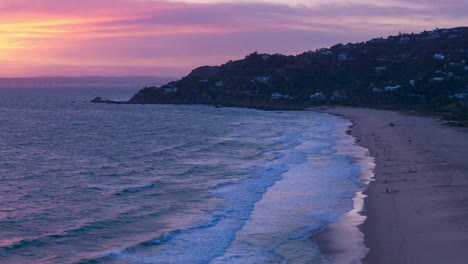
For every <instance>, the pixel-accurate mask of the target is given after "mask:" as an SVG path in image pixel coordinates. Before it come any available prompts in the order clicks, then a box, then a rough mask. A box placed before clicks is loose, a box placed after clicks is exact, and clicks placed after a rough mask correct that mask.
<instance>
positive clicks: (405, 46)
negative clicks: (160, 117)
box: [94, 27, 468, 120]
mask: <svg viewBox="0 0 468 264" xmlns="http://www.w3.org/2000/svg"><path fill="white" fill-rule="evenodd" d="M467 43H468V27H458V28H451V29H435V30H433V31H424V32H421V33H419V34H414V33H411V34H399V35H397V36H389V37H388V38H376V39H372V40H369V41H366V42H360V43H348V44H337V45H334V46H332V47H330V48H321V49H317V50H315V51H308V52H304V53H302V54H299V55H296V56H285V55H282V54H273V55H271V54H259V53H257V52H254V53H252V54H250V55H248V56H246V57H245V58H244V59H242V60H238V61H229V62H227V63H225V64H223V65H220V66H203V67H199V68H197V69H194V70H193V71H192V72H191V73H190V74H189V75H187V76H185V77H183V78H182V79H180V80H178V81H173V82H169V83H168V84H166V85H163V86H160V87H157V86H151V87H145V88H143V89H142V90H140V91H139V92H138V93H137V94H135V95H134V96H133V97H132V98H131V99H130V100H129V101H128V102H125V103H130V104H211V105H216V106H218V107H219V106H236V107H249V108H257V109H285V110H289V109H293V110H297V109H303V108H306V107H310V106H314V105H348V106H359V107H374V108H386V109H399V110H415V111H418V112H420V113H427V114H439V115H443V116H445V117H446V118H447V119H449V120H467V116H468V115H467V109H468V87H467V83H468V78H467V73H468V66H467V65H468V64H467V60H468V46H467ZM94 101H95V102H105V103H112V102H110V101H106V100H102V99H101V100H94Z"/></svg>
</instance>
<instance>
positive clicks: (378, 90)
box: [372, 88, 384, 93]
mask: <svg viewBox="0 0 468 264" xmlns="http://www.w3.org/2000/svg"><path fill="white" fill-rule="evenodd" d="M372 91H373V92H374V93H381V92H383V91H384V89H382V88H372Z"/></svg>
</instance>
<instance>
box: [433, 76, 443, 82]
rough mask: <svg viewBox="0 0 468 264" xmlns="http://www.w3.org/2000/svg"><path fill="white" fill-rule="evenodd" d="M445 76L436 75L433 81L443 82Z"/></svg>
mask: <svg viewBox="0 0 468 264" xmlns="http://www.w3.org/2000/svg"><path fill="white" fill-rule="evenodd" d="M444 80H445V78H444V77H434V78H432V79H431V81H436V82H441V81H444Z"/></svg>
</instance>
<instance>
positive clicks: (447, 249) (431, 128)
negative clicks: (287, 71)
mask: <svg viewBox="0 0 468 264" xmlns="http://www.w3.org/2000/svg"><path fill="white" fill-rule="evenodd" d="M311 110H312V111H320V112H326V113H331V114H337V115H342V116H343V117H345V118H347V119H349V120H351V121H353V122H354V123H355V126H354V127H353V129H352V131H351V134H352V135H353V136H355V137H356V138H357V141H358V144H360V145H362V146H364V147H366V148H367V149H369V152H370V153H369V154H370V156H372V157H374V158H375V163H376V168H375V170H374V172H375V181H373V182H371V183H370V185H369V188H368V189H367V190H366V191H365V192H364V194H365V195H367V197H366V198H365V199H364V209H363V212H362V214H363V215H364V216H366V217H367V218H366V220H365V221H364V223H363V224H362V225H361V226H360V229H361V231H362V232H363V233H364V240H365V245H366V246H367V247H368V248H369V249H370V250H369V252H368V254H367V255H366V257H365V258H364V259H363V260H362V262H363V263H369V264H383V263H385V264H386V263H389V264H390V263H391V264H406V263H408V264H419V263H424V264H430V263H434V264H435V263H450V264H464V263H465V264H466V263H468V131H467V129H466V128H454V127H449V126H446V125H445V124H444V122H442V121H440V120H438V119H435V118H429V117H421V116H410V115H403V114H400V113H398V112H393V111H385V110H375V109H363V108H348V107H320V108H312V109H311ZM391 124H393V125H391ZM348 224H349V223H348ZM343 225H346V223H343V224H341V223H338V224H336V225H332V226H330V227H329V228H327V230H326V231H325V232H324V234H323V235H322V236H321V237H320V238H319V240H320V241H319V242H320V243H321V245H322V249H323V250H324V252H325V253H328V254H331V255H332V256H335V259H336V260H337V263H339V264H341V263H354V262H350V261H347V260H346V258H343V256H345V255H344V254H345V252H344V251H343V250H342V248H340V244H339V243H337V241H342V240H343V239H344V238H345V236H346V234H345V233H343V231H340V229H343ZM341 244H342V243H341Z"/></svg>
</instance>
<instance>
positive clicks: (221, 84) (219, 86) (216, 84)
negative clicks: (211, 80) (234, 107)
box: [215, 81, 224, 88]
mask: <svg viewBox="0 0 468 264" xmlns="http://www.w3.org/2000/svg"><path fill="white" fill-rule="evenodd" d="M215 86H216V87H218V88H221V87H223V86H224V83H223V82H222V81H219V82H215Z"/></svg>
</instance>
